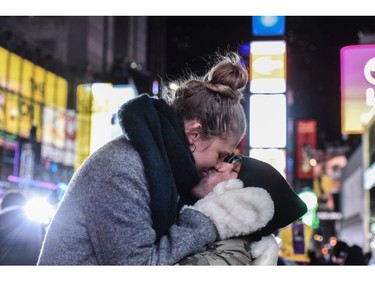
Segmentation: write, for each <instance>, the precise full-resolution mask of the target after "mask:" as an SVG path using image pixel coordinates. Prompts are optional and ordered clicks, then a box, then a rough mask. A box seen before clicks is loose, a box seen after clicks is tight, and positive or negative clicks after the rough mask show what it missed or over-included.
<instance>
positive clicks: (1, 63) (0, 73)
mask: <svg viewBox="0 0 375 281" xmlns="http://www.w3.org/2000/svg"><path fill="white" fill-rule="evenodd" d="M8 54H9V52H8V50H7V49H4V48H2V47H0V87H3V88H5V86H6V79H7V70H8Z"/></svg>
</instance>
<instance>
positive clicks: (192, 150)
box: [190, 143, 197, 153]
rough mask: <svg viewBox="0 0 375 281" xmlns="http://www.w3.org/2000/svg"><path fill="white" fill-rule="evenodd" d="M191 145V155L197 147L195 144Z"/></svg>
mask: <svg viewBox="0 0 375 281" xmlns="http://www.w3.org/2000/svg"><path fill="white" fill-rule="evenodd" d="M192 145H194V148H193V149H190V151H191V152H192V153H194V151H195V149H196V148H197V146H196V145H195V143H193V144H192Z"/></svg>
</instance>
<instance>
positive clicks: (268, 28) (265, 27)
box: [252, 16, 285, 36]
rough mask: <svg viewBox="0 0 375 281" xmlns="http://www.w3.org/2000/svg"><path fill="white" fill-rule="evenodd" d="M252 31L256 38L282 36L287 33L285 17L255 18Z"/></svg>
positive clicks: (253, 18)
mask: <svg viewBox="0 0 375 281" xmlns="http://www.w3.org/2000/svg"><path fill="white" fill-rule="evenodd" d="M252 31H253V35H255V36H280V35H284V33H285V17H284V16H253V17H252Z"/></svg>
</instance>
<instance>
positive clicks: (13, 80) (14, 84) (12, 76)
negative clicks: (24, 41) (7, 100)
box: [7, 53, 22, 93]
mask: <svg viewBox="0 0 375 281" xmlns="http://www.w3.org/2000/svg"><path fill="white" fill-rule="evenodd" d="M21 62H22V58H21V57H20V56H18V55H16V54H14V53H10V60H9V79H8V84H7V88H8V90H10V91H13V92H15V93H19V91H20V88H21V87H20V86H21Z"/></svg>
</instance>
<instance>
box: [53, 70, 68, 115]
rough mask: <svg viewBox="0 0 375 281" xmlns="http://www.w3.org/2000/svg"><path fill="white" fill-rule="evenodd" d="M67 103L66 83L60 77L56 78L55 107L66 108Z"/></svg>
mask: <svg viewBox="0 0 375 281" xmlns="http://www.w3.org/2000/svg"><path fill="white" fill-rule="evenodd" d="M67 102H68V82H67V81H66V79H64V78H62V77H57V93H56V98H55V105H56V106H57V107H59V108H64V109H65V108H66V107H67Z"/></svg>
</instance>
